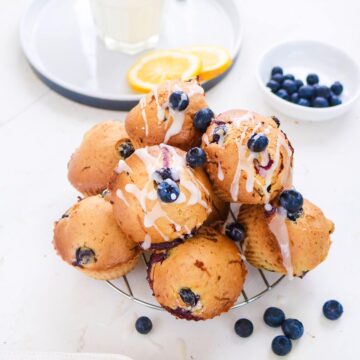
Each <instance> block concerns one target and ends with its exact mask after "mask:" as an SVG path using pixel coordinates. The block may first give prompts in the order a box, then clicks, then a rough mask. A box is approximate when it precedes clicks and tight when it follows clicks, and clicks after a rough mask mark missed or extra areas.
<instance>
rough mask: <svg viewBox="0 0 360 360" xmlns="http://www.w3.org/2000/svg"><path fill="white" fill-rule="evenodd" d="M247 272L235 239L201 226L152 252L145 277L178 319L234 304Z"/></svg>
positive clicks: (199, 316)
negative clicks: (169, 246) (167, 247)
mask: <svg viewBox="0 0 360 360" xmlns="http://www.w3.org/2000/svg"><path fill="white" fill-rule="evenodd" d="M246 273H247V271H246V268H245V266H244V264H243V261H242V260H241V255H240V251H239V249H238V247H237V246H236V245H235V243H234V242H233V241H231V240H230V239H229V238H227V237H226V236H224V235H221V234H220V233H218V232H217V231H215V230H214V229H211V228H206V227H204V228H202V230H201V231H200V232H199V233H198V234H197V235H196V236H194V237H193V238H191V239H189V240H187V241H185V242H184V243H182V244H180V245H178V246H176V247H174V248H172V249H170V250H168V251H166V252H158V253H154V254H153V255H152V256H151V258H150V262H149V268H148V279H149V283H150V286H151V288H152V290H153V293H154V295H155V297H156V299H157V301H158V302H159V303H160V305H161V306H162V307H163V308H164V309H165V310H167V311H169V312H170V313H171V314H173V315H174V316H176V317H177V318H181V319H187V320H206V319H211V318H213V317H215V316H217V315H220V314H221V313H223V312H226V311H228V310H229V309H230V308H231V307H232V306H233V305H234V303H235V302H236V300H237V298H238V297H239V295H240V293H241V290H242V288H243V285H244V281H245V278H246Z"/></svg>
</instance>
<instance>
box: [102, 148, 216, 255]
mask: <svg viewBox="0 0 360 360" xmlns="http://www.w3.org/2000/svg"><path fill="white" fill-rule="evenodd" d="M185 157H186V153H185V152H184V151H182V150H180V149H177V148H174V147H172V146H169V145H164V144H162V145H155V146H151V147H145V148H141V149H137V150H136V151H135V152H134V153H133V154H132V155H131V156H130V157H129V158H127V159H126V160H125V161H120V163H119V166H118V167H117V169H116V173H115V175H114V177H113V180H112V181H111V183H110V186H109V190H110V191H111V195H110V197H111V202H112V204H113V209H114V215H115V218H116V220H117V222H118V224H119V225H120V227H121V229H122V231H123V232H124V233H125V234H126V235H127V236H128V237H129V239H131V240H133V241H134V242H136V243H142V246H143V248H144V249H148V248H149V247H150V246H151V245H152V244H159V243H164V242H165V243H166V242H171V241H173V240H176V239H179V238H181V239H183V238H186V237H189V236H190V235H191V234H193V233H194V232H195V231H196V229H198V228H199V227H200V226H201V225H202V224H203V223H204V221H205V220H206V219H207V218H208V216H209V214H210V213H211V211H212V202H211V198H210V197H211V186H210V183H209V180H208V178H207V176H206V174H205V171H204V170H203V169H202V168H196V169H192V168H190V167H189V166H187V165H186V160H185Z"/></svg>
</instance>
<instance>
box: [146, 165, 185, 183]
mask: <svg viewBox="0 0 360 360" xmlns="http://www.w3.org/2000/svg"><path fill="white" fill-rule="evenodd" d="M152 177H153V179H154V180H155V182H156V183H158V184H160V183H161V182H162V181H164V180H166V179H171V180H174V181H179V180H180V178H179V174H178V173H177V171H176V170H175V169H171V168H161V169H160V170H156V171H154V173H153V176H152Z"/></svg>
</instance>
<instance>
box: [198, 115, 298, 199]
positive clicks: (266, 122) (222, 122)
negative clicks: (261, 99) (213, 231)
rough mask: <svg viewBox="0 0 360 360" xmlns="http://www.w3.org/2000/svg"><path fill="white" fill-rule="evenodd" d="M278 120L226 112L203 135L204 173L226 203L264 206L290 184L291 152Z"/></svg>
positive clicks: (291, 149)
mask: <svg viewBox="0 0 360 360" xmlns="http://www.w3.org/2000/svg"><path fill="white" fill-rule="evenodd" d="M278 126H279V123H278V121H277V119H274V118H267V117H264V116H261V115H259V114H256V113H253V112H250V111H246V110H230V111H226V112H224V113H222V114H220V115H219V116H217V117H216V119H215V120H214V121H213V122H212V123H211V124H210V126H209V127H208V128H207V131H206V133H205V134H204V135H203V140H202V147H203V149H204V150H205V152H206V155H207V165H206V170H207V172H208V174H209V176H210V179H211V181H212V183H213V186H214V188H215V190H216V192H217V194H218V195H219V196H220V197H221V198H222V199H223V200H224V201H227V202H240V203H242V204H267V203H269V202H270V201H271V200H272V199H274V198H275V197H276V196H277V195H278V194H279V193H280V192H281V190H282V189H283V188H286V187H289V186H290V185H291V182H292V177H291V173H292V164H293V152H294V151H293V148H292V146H291V144H290V142H289V140H288V139H287V137H286V135H285V134H284V133H283V132H282V131H281V130H280V129H279V128H278Z"/></svg>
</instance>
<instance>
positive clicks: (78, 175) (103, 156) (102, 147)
mask: <svg viewBox="0 0 360 360" xmlns="http://www.w3.org/2000/svg"><path fill="white" fill-rule="evenodd" d="M133 151H134V148H133V146H132V144H131V141H130V140H129V137H128V135H127V134H126V131H125V125H124V123H121V122H117V121H106V122H103V123H100V124H98V125H95V126H94V127H92V128H91V129H90V130H89V131H88V132H87V133H86V134H85V136H84V138H83V141H82V143H81V145H80V147H79V148H78V149H77V150H76V151H75V153H74V154H73V155H72V157H71V159H70V161H69V164H68V178H69V180H70V182H71V184H72V185H73V186H74V187H75V188H76V189H77V190H79V191H80V192H81V193H82V194H84V195H85V196H89V195H96V194H100V193H101V192H102V191H103V190H105V189H106V187H107V185H108V183H109V180H110V178H111V175H112V173H113V170H114V168H115V166H116V165H117V164H118V162H119V160H120V159H125V158H126V157H128V156H129V155H130V154H131V153H132V152H133Z"/></svg>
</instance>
